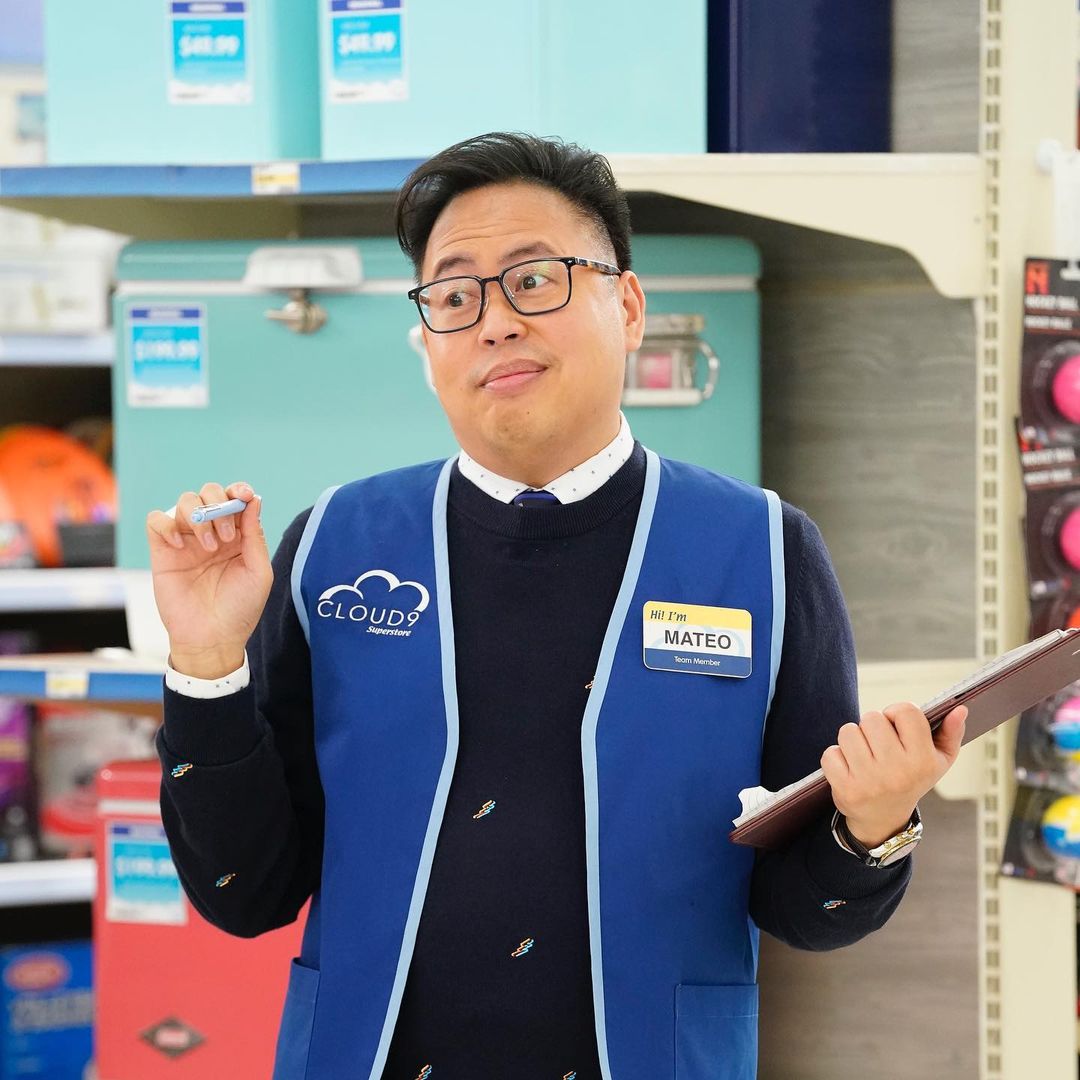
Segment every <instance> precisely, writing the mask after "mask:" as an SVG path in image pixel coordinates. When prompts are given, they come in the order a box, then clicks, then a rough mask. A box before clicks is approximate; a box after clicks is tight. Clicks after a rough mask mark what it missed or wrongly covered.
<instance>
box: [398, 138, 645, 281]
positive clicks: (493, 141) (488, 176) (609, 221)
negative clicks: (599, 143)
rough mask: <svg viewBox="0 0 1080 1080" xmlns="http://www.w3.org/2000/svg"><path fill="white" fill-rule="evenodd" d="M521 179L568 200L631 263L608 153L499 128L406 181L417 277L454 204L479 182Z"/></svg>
mask: <svg viewBox="0 0 1080 1080" xmlns="http://www.w3.org/2000/svg"><path fill="white" fill-rule="evenodd" d="M516 180H523V181H526V182H528V183H531V184H539V185H541V186H543V187H548V188H551V189H552V190H554V191H557V192H559V194H560V195H562V196H563V197H564V198H566V199H568V200H569V201H570V202H571V203H573V204H574V206H575V207H577V209H578V210H579V211H580V213H581V215H582V217H583V218H584V219H585V221H587V222H588V223H589V224H590V225H591V226H592V227H593V228H594V229H595V230H596V233H597V238H598V239H600V240H604V241H610V243H611V247H612V252H613V254H614V257H615V263H616V265H617V266H618V267H619V269H620V270H629V269H630V208H629V206H627V203H626V196H625V195H624V194H623V193H622V192H621V191H620V190H619V187H618V185H617V184H616V183H615V177H614V176H613V175H612V172H611V166H610V165H609V164H608V162H607V159H606V158H605V157H603V156H602V155H600V154H596V153H593V152H592V151H591V150H586V149H585V148H584V147H581V146H578V145H576V144H575V143H565V142H563V141H562V140H561V139H542V138H540V137H539V136H538V135H525V134H521V133H519V132H507V131H492V132H489V133H488V134H487V135H477V136H476V137H475V138H472V139H465V140H464V141H463V142H459V143H455V144H454V145H453V146H449V147H447V148H446V149H445V150H442V151H440V152H439V153H438V154H436V155H435V156H434V157H432V158H429V159H428V160H427V161H425V162H424V163H423V164H422V165H420V166H418V167H417V168H416V169H415V170H413V172H412V173H411V174H410V175H409V176H408V177H407V178H406V180H405V183H404V184H403V185H402V187H401V191H400V193H399V194H398V199H397V208H396V211H395V214H396V221H397V235H398V243H399V244H401V250H402V251H404V252H405V254H406V255H408V256H409V258H410V259H412V264H413V268H414V269H415V271H416V275H417V279H418V280H419V276H420V267H421V265H422V264H423V261H424V252H425V250H426V249H427V242H428V237H429V236H430V235H431V230H432V228H433V227H434V225H435V221H436V219H437V218H438V216H439V214H441V213H442V212H443V210H444V209H445V208H446V205H447V203H449V202H450V200H451V199H453V198H454V197H455V196H457V195H461V194H463V193H464V192H466V191H471V190H472V189H473V188H478V187H485V186H487V185H488V184H505V183H512V182H513V181H516ZM565 254H568V255H577V254H579V253H578V252H576V251H575V252H565Z"/></svg>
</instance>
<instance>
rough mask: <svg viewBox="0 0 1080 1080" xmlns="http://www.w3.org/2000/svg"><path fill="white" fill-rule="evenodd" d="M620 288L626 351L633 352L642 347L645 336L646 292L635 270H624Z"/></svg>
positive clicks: (620, 278) (619, 283) (619, 284)
mask: <svg viewBox="0 0 1080 1080" xmlns="http://www.w3.org/2000/svg"><path fill="white" fill-rule="evenodd" d="M618 289H619V295H620V297H621V302H622V308H623V319H624V323H623V333H624V336H625V344H626V351H627V352H628V353H632V352H634V351H635V350H637V349H638V348H640V347H641V339H642V338H643V337H644V336H645V293H644V292H643V291H642V288H641V281H640V280H639V279H638V276H637V274H635V273H634V271H633V270H624V271H623V273H622V274H621V275H620V277H619V282H618Z"/></svg>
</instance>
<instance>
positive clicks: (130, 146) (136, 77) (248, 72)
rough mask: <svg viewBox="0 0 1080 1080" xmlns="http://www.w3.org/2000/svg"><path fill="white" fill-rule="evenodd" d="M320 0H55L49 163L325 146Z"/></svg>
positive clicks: (49, 12) (161, 159)
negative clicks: (319, 58) (322, 133)
mask: <svg viewBox="0 0 1080 1080" xmlns="http://www.w3.org/2000/svg"><path fill="white" fill-rule="evenodd" d="M317 38H318V28H317V21H316V9H315V0H211V2H207V0H97V2H96V3H89V4H88V3H85V2H84V0H48V3H47V4H46V5H45V65H46V74H47V79H48V108H47V110H46V111H47V131H48V158H49V162H50V163H51V164H58V165H81V164H108V165H112V164H119V165H127V164H162V163H179V164H193V163H226V162H248V161H266V160H277V159H281V158H317V157H318V156H319V109H318V92H317V89H316V87H317V85H318V66H317V60H316V54H317Z"/></svg>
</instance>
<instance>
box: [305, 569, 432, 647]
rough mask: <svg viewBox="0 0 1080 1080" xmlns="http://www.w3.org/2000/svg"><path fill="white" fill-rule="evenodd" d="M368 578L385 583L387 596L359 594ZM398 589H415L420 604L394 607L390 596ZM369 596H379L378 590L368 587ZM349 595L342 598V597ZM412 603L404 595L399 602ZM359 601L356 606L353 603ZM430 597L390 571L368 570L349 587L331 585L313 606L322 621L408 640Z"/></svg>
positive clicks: (418, 583) (422, 589) (417, 586)
mask: <svg viewBox="0 0 1080 1080" xmlns="http://www.w3.org/2000/svg"><path fill="white" fill-rule="evenodd" d="M369 578H378V579H380V580H381V581H384V582H386V585H387V589H386V595H385V596H383V597H379V596H373V595H369V596H365V595H364V593H362V592H361V591H360V583H361V582H362V581H367V580H368V579H369ZM398 589H406V590H408V589H415V590H416V592H417V593H418V594H419V597H420V599H419V603H416V604H413V605H412V607H411V608H410V607H406V606H405V605H404V603H401V604H400V606H399V605H398V604H394V603H392V602H391V599H390V594H391V593H393V592H396V591H397V590H398ZM368 592H369V593H381V592H382V590H381V589H379V588H378V587H377V586H376V588H375V589H372V588H371V587H370V586H369V587H368ZM346 593H347V594H348V595H347V596H346V595H342V594H346ZM407 599H412V594H411V593H409V592H408V591H406V592H405V593H404V594H402V597H401V600H402V601H406V600H407ZM357 600H358V601H359V603H355V602H354V601H357ZM430 601H431V596H430V594H429V593H428V591H427V589H426V588H425V587H424V586H423V585H421V584H420V582H419V581H398V579H397V576H396V575H394V574H391V573H390V571H389V570H368V571H367V572H366V573H364V574H361V575H360V576H359V577H358V578H357V579H356V580H355V581H354V582H353V583H352V584H351V585H334V586H331V588H329V589H327V590H326V592H324V593H323V594H322V596H320V597H319V601H318V603H317V604H316V606H315V610H316V611H317V612H318V614H319V617H320V618H322V619H341V620H343V621H346V622H354V623H364V624H365V626H366V629H367V632H368V633H369V634H386V635H388V636H390V637H408V636H409V635H410V634H411V633H412V628H413V627H414V626H415V625H416V623H417V620H418V619H419V618H420V613H421V612H422V611H423V610H424V609H425V608H426V607H427V606H428V604H429V603H430Z"/></svg>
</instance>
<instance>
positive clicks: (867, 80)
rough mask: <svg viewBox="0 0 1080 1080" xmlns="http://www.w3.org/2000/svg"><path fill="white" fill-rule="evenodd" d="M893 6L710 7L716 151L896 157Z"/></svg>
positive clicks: (730, 2)
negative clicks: (891, 153) (889, 153)
mask: <svg viewBox="0 0 1080 1080" xmlns="http://www.w3.org/2000/svg"><path fill="white" fill-rule="evenodd" d="M892 7H893V5H892V0H860V2H859V3H857V4H852V3H850V2H849V0H813V2H812V3H807V2H806V0H711V2H710V3H709V76H710V80H709V90H710V100H709V150H710V151H721V152H731V153H763V152H764V153H799V152H818V153H821V152H846V153H884V152H887V151H889V150H891V149H892V131H891V128H892V118H891V111H892V21H893V18H892V14H893V13H892Z"/></svg>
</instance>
